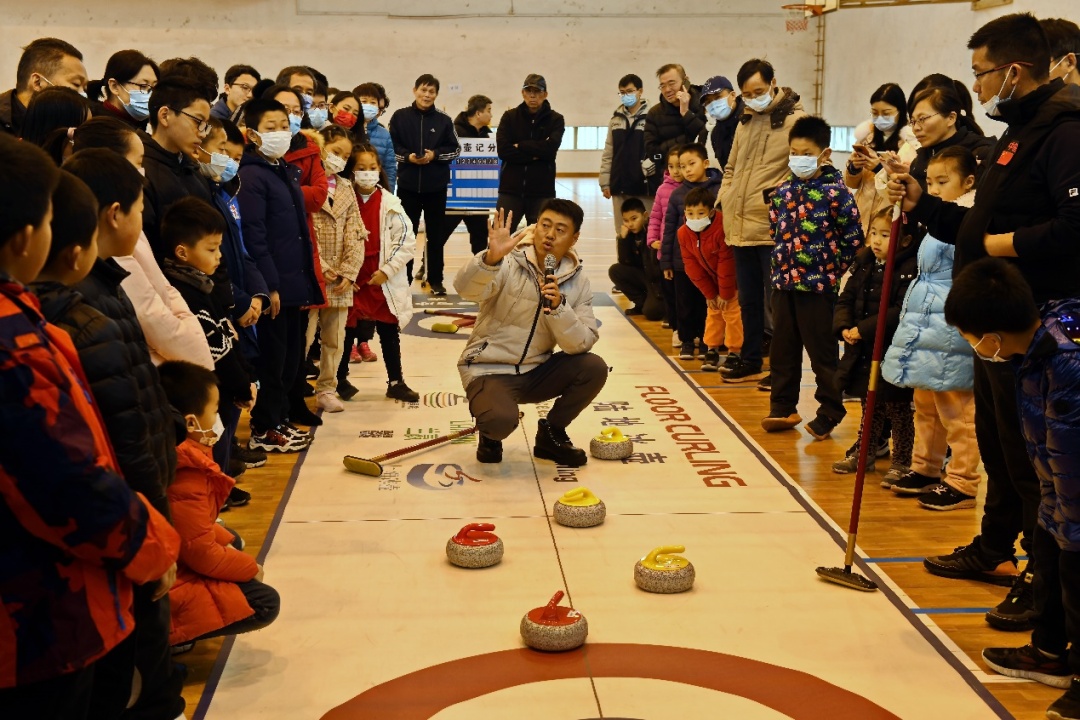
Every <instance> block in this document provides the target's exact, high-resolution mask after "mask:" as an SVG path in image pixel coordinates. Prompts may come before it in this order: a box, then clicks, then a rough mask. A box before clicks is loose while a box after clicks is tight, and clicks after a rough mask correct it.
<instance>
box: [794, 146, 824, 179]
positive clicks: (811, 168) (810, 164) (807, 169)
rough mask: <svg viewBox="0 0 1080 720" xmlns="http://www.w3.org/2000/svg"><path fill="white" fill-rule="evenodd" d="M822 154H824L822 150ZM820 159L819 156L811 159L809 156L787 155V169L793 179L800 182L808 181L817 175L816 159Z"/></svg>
mask: <svg viewBox="0 0 1080 720" xmlns="http://www.w3.org/2000/svg"><path fill="white" fill-rule="evenodd" d="M822 152H824V150H823V151H822ZM820 157H821V154H818V156H817V157H811V156H809V155H789V156H788V167H789V168H791V172H792V173H793V174H794V175H795V177H797V178H799V179H801V180H808V179H810V178H812V177H813V176H814V175H815V174H816V173H817V171H818V158H820Z"/></svg>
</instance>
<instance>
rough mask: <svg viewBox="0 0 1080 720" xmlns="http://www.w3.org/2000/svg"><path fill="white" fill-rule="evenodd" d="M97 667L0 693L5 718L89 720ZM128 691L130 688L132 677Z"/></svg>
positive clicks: (0, 707)
mask: <svg viewBox="0 0 1080 720" xmlns="http://www.w3.org/2000/svg"><path fill="white" fill-rule="evenodd" d="M105 657H108V655H106V656H105ZM105 657H103V658H102V660H104V659H105ZM98 662H101V661H100V660H99V661H98ZM97 664H98V663H93V664H92V665H89V666H87V667H84V668H82V669H81V670H76V671H74V672H69V673H66V674H64V675H60V676H58V677H54V678H50V679H48V680H41V681H39V682H35V683H29V684H27V685H18V686H16V687H13V688H4V689H2V690H0V711H2V713H3V717H5V718H20V719H21V718H48V720H89V719H90V717H91V716H90V703H91V696H92V695H93V691H94V675H95V666H96V665H97ZM128 688H129V690H130V688H131V681H130V678H129V680H128ZM122 708H123V706H121V709H122ZM98 717H100V716H94V718H93V720H97V718H98ZM111 717H116V716H115V715H114V716H111ZM174 717H175V716H174Z"/></svg>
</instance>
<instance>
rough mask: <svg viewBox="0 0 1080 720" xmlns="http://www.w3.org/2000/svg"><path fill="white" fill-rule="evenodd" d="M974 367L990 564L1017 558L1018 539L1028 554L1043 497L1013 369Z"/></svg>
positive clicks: (983, 545) (982, 539)
mask: <svg viewBox="0 0 1080 720" xmlns="http://www.w3.org/2000/svg"><path fill="white" fill-rule="evenodd" d="M973 362H974V363H975V439H976V440H977V441H978V443H979V454H980V455H982V461H983V467H984V468H985V469H986V504H985V505H984V507H983V517H982V527H981V529H980V536H979V546H980V549H981V550H982V552H983V554H984V555H985V556H986V557H987V558H989V559H1001V558H1004V557H1008V556H1010V555H1012V554H1013V549H1014V547H1015V542H1016V536H1017V535H1020V534H1022V535H1023V537H1022V538H1021V540H1020V545H1021V547H1023V548H1024V550H1028V551H1030V549H1031V534H1032V532H1033V531H1034V529H1035V521H1036V518H1037V515H1038V511H1039V502H1040V501H1041V499H1042V493H1041V492H1040V490H1039V478H1038V476H1037V475H1036V474H1035V468H1034V467H1033V466H1032V465H1031V459H1030V458H1029V457H1028V452H1027V445H1026V444H1025V442H1024V436H1023V434H1022V433H1021V431H1020V410H1019V408H1018V407H1017V405H1016V376H1015V375H1014V374H1013V367H1012V365H1011V364H1010V363H989V362H983V361H982V360H978V359H976V360H974V361H973Z"/></svg>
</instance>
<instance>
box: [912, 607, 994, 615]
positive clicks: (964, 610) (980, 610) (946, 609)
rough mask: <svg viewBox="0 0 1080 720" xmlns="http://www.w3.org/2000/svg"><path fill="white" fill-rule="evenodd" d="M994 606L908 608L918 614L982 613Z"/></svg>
mask: <svg viewBox="0 0 1080 720" xmlns="http://www.w3.org/2000/svg"><path fill="white" fill-rule="evenodd" d="M992 609H993V608H988V607H966V608H962V607H944V608H921V607H911V608H908V610H910V611H911V612H913V613H915V614H916V615H981V614H983V613H985V612H987V611H988V610H992Z"/></svg>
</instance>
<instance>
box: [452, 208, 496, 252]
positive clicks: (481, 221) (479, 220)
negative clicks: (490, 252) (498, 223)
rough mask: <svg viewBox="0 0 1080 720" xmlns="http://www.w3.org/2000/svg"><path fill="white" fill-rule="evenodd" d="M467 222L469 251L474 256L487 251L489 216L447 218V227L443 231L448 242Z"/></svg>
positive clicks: (454, 216) (455, 216)
mask: <svg viewBox="0 0 1080 720" xmlns="http://www.w3.org/2000/svg"><path fill="white" fill-rule="evenodd" d="M462 221H464V222H465V227H466V229H467V230H468V231H469V249H470V250H471V251H472V254H473V255H475V254H476V253H478V252H480V251H481V250H487V241H488V218H487V215H452V214H448V215H447V216H446V227H445V228H444V230H443V235H445V236H446V240H447V241H449V240H450V235H451V234H453V232H454V231H455V230H457V226H458V225H460V224H461V223H462Z"/></svg>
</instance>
